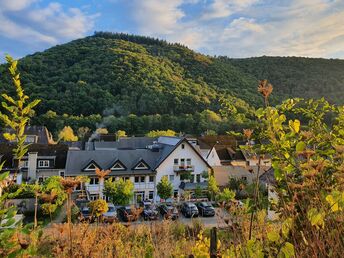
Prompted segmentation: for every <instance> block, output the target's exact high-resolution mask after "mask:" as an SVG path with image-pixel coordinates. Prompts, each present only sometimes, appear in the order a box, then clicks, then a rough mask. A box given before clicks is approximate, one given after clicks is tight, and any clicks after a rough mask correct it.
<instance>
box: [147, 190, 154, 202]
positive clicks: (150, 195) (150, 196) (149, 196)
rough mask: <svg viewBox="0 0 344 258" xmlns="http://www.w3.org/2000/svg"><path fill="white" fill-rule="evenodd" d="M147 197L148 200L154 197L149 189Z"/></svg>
mask: <svg viewBox="0 0 344 258" xmlns="http://www.w3.org/2000/svg"><path fill="white" fill-rule="evenodd" d="M148 199H149V200H153V199H154V191H149V195H148Z"/></svg>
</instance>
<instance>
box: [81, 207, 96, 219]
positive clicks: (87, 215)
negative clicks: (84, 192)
mask: <svg viewBox="0 0 344 258" xmlns="http://www.w3.org/2000/svg"><path fill="white" fill-rule="evenodd" d="M79 221H81V222H92V221H93V216H92V214H91V211H90V208H88V207H83V208H81V210H80V216H79Z"/></svg>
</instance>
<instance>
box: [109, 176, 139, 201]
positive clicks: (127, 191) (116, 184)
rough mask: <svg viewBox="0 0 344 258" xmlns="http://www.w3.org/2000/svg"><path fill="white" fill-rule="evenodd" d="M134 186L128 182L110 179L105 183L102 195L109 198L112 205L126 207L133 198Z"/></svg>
mask: <svg viewBox="0 0 344 258" xmlns="http://www.w3.org/2000/svg"><path fill="white" fill-rule="evenodd" d="M133 191H134V184H133V182H131V181H130V180H123V179H122V178H121V179H119V180H117V181H112V178H110V179H108V180H106V181H105V186H104V194H105V196H107V197H109V198H110V200H111V201H112V203H114V204H117V205H127V204H129V203H130V200H131V199H132V198H133V196H134V192H133Z"/></svg>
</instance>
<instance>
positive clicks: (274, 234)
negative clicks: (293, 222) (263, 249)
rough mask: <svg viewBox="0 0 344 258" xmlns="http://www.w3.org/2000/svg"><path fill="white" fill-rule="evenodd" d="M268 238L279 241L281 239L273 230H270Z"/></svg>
mask: <svg viewBox="0 0 344 258" xmlns="http://www.w3.org/2000/svg"><path fill="white" fill-rule="evenodd" d="M268 239H269V241H271V242H277V241H278V240H279V239H280V236H279V234H278V233H277V232H274V231H271V232H268Z"/></svg>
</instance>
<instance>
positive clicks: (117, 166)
mask: <svg viewBox="0 0 344 258" xmlns="http://www.w3.org/2000/svg"><path fill="white" fill-rule="evenodd" d="M110 170H126V167H125V166H124V165H123V164H122V162H120V161H116V162H115V163H114V164H113V166H112V167H111V168H110Z"/></svg>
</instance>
